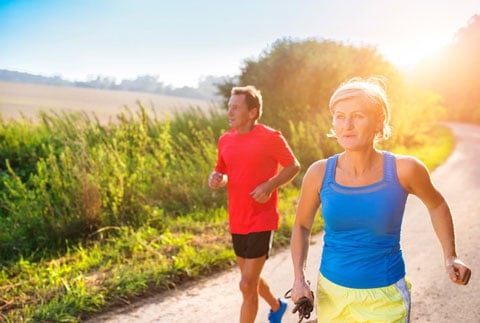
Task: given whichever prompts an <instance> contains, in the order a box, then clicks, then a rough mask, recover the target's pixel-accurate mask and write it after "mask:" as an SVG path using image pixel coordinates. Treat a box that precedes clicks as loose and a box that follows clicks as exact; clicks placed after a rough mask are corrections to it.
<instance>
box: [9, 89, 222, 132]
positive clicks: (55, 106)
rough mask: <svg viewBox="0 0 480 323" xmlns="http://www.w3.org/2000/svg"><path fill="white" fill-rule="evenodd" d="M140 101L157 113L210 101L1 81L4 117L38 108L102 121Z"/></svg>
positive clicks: (31, 113)
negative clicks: (73, 113) (80, 112)
mask: <svg viewBox="0 0 480 323" xmlns="http://www.w3.org/2000/svg"><path fill="white" fill-rule="evenodd" d="M137 101H140V102H141V103H142V104H143V105H144V106H145V107H146V108H147V109H153V110H154V111H155V113H157V115H158V116H159V117H161V116H162V115H163V113H165V112H172V111H174V110H177V111H181V110H182V109H185V108H188V107H191V106H194V107H202V108H208V107H211V106H213V104H212V103H211V102H207V101H204V100H197V99H187V98H180V97H173V96H165V95H156V94H150V93H141V92H129V91H113V90H99V89H86V88H78V87H67V86H51V85H39V84H27V83H13V82H1V81H0V115H1V116H3V118H5V119H11V118H18V117H20V116H22V115H23V116H25V117H27V118H33V119H34V118H35V117H36V115H37V112H38V111H39V110H43V111H46V112H56V113H57V112H62V111H65V112H73V111H82V112H85V113H87V114H88V115H89V116H91V115H93V114H95V115H96V116H97V117H98V119H99V120H100V121H101V122H102V123H104V122H108V121H109V120H110V119H111V118H112V117H113V116H115V115H116V114H118V113H119V112H121V111H122V109H123V108H124V106H127V107H128V108H129V109H131V110H135V109H136V107H137Z"/></svg>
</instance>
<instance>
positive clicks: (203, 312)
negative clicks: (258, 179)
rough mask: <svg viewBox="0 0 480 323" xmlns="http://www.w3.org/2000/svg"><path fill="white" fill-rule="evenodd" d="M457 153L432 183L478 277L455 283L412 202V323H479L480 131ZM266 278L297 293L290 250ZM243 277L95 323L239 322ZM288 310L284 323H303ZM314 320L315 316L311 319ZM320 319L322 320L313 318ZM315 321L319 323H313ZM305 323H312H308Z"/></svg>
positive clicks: (231, 274)
mask: <svg viewBox="0 0 480 323" xmlns="http://www.w3.org/2000/svg"><path fill="white" fill-rule="evenodd" d="M451 127H452V129H453V130H454V133H455V137H456V140H457V144H456V149H455V151H454V153H453V154H452V155H451V156H450V157H449V159H448V160H447V161H446V163H445V164H444V165H442V166H441V167H439V168H438V169H437V170H436V171H435V172H434V173H433V180H434V182H435V183H436V184H437V186H438V187H439V189H440V191H441V192H442V193H443V194H444V195H445V197H446V198H447V200H448V202H449V204H450V207H451V210H452V213H453V216H454V222H455V230H456V240H457V252H458V253H459V256H460V257H461V258H462V259H463V260H464V261H465V262H467V263H468V264H469V265H470V267H471V268H472V270H473V275H472V279H471V282H470V284H469V285H468V286H457V285H455V284H453V283H451V282H450V281H449V280H448V277H447V275H446V274H445V271H444V268H443V259H442V255H441V250H440V244H439V243H438V241H437V240H436V237H435V234H434V232H433V229H432V227H431V224H430V220H429V216H428V212H427V210H426V209H425V207H424V206H423V204H421V203H420V202H419V200H418V199H417V198H415V197H409V200H408V202H407V208H406V213H405V220H404V226H403V233H402V248H403V250H404V255H405V261H406V263H407V275H408V277H409V278H410V280H411V282H412V284H413V288H412V316H411V318H412V322H434V323H450V322H456V323H457V322H460V323H480V297H479V296H480V284H479V283H478V280H477V276H478V273H479V271H480V255H479V251H478V250H477V245H478V243H479V242H480V239H479V238H478V234H479V233H480V214H479V209H480V208H479V207H478V204H477V203H478V200H479V199H480V183H479V180H480V167H479V162H478V161H479V160H480V127H477V126H466V125H459V124H451ZM321 239H322V235H321V234H320V235H316V236H314V237H313V240H314V241H315V242H316V243H315V244H313V245H312V246H311V247H310V252H309V254H310V256H309V263H308V269H307V277H309V278H310V280H311V281H312V286H315V285H316V276H317V269H318V265H319V261H320V259H319V257H320V253H321V244H322V243H321V242H322V240H321ZM264 277H265V278H266V279H267V280H268V281H269V282H270V284H271V285H272V289H273V291H274V292H275V293H276V294H277V295H279V296H281V295H283V294H284V293H285V291H287V290H288V289H289V288H290V287H291V283H292V266H291V260H290V253H289V250H281V251H277V252H275V253H274V255H273V256H272V257H271V258H270V259H269V260H268V261H267V264H266V267H265V269H264ZM238 278H239V273H238V269H237V268H234V269H232V270H230V271H226V272H223V273H220V274H217V275H215V276H213V277H210V278H208V279H207V280H205V281H202V282H199V283H195V284H189V285H188V286H184V287H182V288H181V289H179V290H176V291H171V292H168V293H164V294H161V295H158V296H155V297H152V298H149V299H146V300H145V301H143V302H139V303H136V304H133V305H131V306H129V307H127V308H124V309H121V310H117V311H114V312H111V313H107V314H106V315H103V316H100V317H96V318H95V319H93V320H91V321H89V322H91V323H93V322H108V323H113V322H115V323H119V322H120V323H121V322H142V323H144V322H165V323H167V322H168V323H170V322H197V323H203V322H237V321H238V317H239V304H240V302H241V295H240V292H239V291H238V290H237V285H238ZM291 309H292V304H291V303H290V304H289V308H288V310H287V311H288V312H287V314H286V315H285V319H284V322H287V323H289V322H292V323H293V322H297V321H298V317H297V316H296V315H293V314H291V313H290V311H291ZM312 314H314V313H312ZM267 315H268V308H267V306H266V304H265V302H263V301H261V302H260V308H259V312H258V315H257V322H267ZM312 318H313V319H314V318H315V315H312ZM312 321H313V320H312ZM304 322H305V321H304Z"/></svg>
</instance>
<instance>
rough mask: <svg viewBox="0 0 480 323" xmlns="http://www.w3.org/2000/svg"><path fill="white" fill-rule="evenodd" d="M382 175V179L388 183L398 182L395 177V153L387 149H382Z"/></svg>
mask: <svg viewBox="0 0 480 323" xmlns="http://www.w3.org/2000/svg"><path fill="white" fill-rule="evenodd" d="M383 158H384V164H383V176H384V180H385V181H387V182H390V183H392V182H393V183H396V182H398V177H397V164H396V158H395V155H394V154H392V153H391V152H389V151H383Z"/></svg>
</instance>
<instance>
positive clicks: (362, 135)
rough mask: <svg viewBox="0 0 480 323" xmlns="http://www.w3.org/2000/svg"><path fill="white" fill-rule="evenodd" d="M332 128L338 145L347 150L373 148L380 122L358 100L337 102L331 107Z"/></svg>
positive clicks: (380, 125) (380, 126)
mask: <svg viewBox="0 0 480 323" xmlns="http://www.w3.org/2000/svg"><path fill="white" fill-rule="evenodd" d="M333 127H334V130H335V133H336V137H337V140H338V143H339V144H340V145H341V146H342V147H343V148H344V149H346V150H347V149H348V150H359V149H362V148H365V147H373V146H374V143H375V134H376V133H377V132H378V131H380V130H381V129H382V122H381V121H380V120H379V118H378V117H377V115H376V114H375V113H374V112H373V111H372V110H371V109H368V108H367V107H366V105H365V103H364V102H362V100H360V99H355V98H352V99H347V100H342V101H339V102H337V103H336V104H335V106H334V107H333Z"/></svg>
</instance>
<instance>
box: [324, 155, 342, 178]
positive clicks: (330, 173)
mask: <svg viewBox="0 0 480 323" xmlns="http://www.w3.org/2000/svg"><path fill="white" fill-rule="evenodd" d="M338 156H339V155H338V154H336V155H333V156H331V157H328V159H327V167H326V169H325V176H324V177H323V183H333V182H335V168H336V166H337V159H338Z"/></svg>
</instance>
